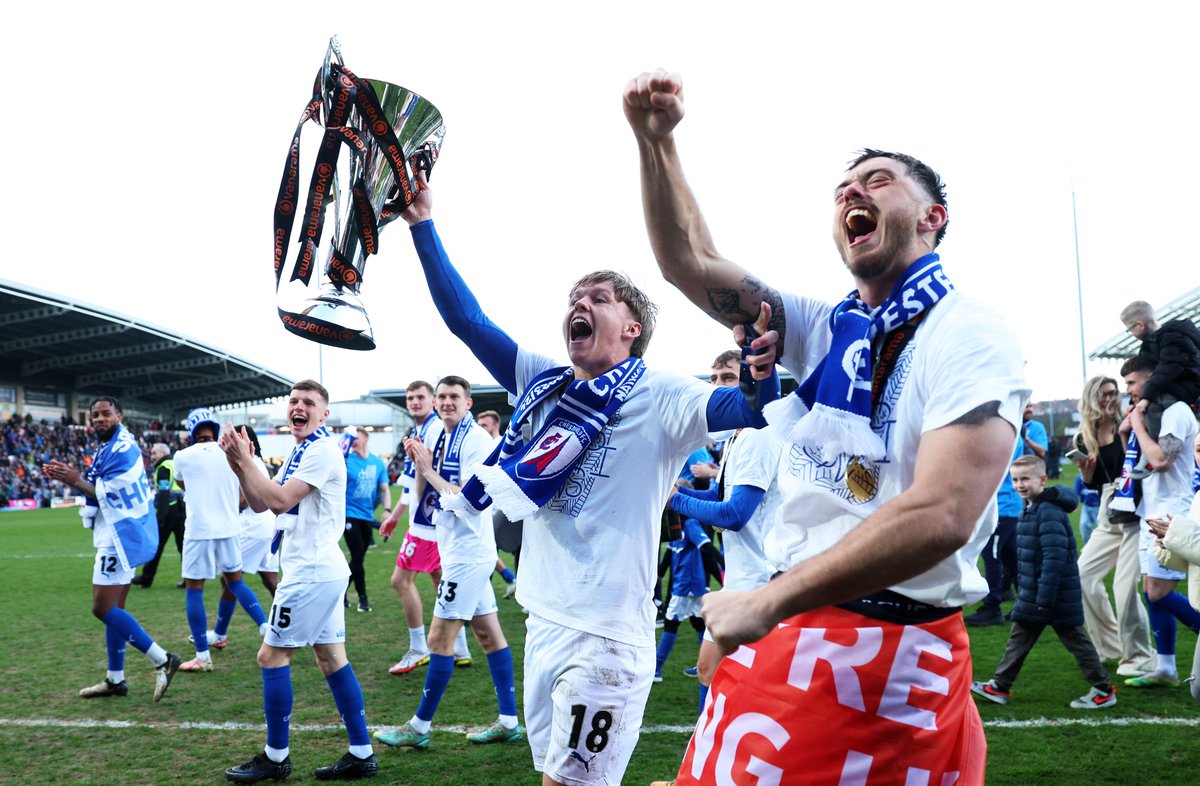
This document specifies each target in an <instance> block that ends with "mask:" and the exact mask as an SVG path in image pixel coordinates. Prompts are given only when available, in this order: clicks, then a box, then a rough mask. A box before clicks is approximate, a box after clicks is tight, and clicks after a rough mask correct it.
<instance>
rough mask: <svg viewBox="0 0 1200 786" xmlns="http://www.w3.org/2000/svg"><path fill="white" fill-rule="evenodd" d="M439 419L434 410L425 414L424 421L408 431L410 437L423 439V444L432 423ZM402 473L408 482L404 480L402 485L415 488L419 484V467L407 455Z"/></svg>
mask: <svg viewBox="0 0 1200 786" xmlns="http://www.w3.org/2000/svg"><path fill="white" fill-rule="evenodd" d="M437 420H438V417H437V415H436V414H434V413H433V412H430V413H429V414H428V415H426V416H425V422H424V423H422V424H421V425H419V426H418V425H415V424H414V425H413V427H412V429H410V430H409V432H408V436H409V438H413V437H416V438H417V439H419V440H421V443H422V444H424V442H425V436H426V435H427V434H428V433H429V426H430V424H432V423H434V422H436V421H437ZM401 475H402V476H403V477H404V480H405V481H407V482H402V483H401V484H400V485H402V486H404V487H405V488H409V489H411V488H414V487H415V486H416V485H417V484H416V480H417V468H416V467H414V466H413V462H412V459H410V458H408V457H407V456H406V457H405V458H404V472H402V473H401Z"/></svg>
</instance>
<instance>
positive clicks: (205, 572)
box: [180, 535, 242, 580]
mask: <svg viewBox="0 0 1200 786" xmlns="http://www.w3.org/2000/svg"><path fill="white" fill-rule="evenodd" d="M241 569H242V549H241V548H240V547H239V546H238V538H237V536H236V535H235V536H234V537H232V538H212V539H203V540H192V539H191V538H189V537H187V535H184V536H183V566H182V568H181V569H180V572H181V573H182V574H183V577H184V578H185V579H192V580H200V579H215V578H216V577H217V574H218V573H235V572H237V571H239V570H241Z"/></svg>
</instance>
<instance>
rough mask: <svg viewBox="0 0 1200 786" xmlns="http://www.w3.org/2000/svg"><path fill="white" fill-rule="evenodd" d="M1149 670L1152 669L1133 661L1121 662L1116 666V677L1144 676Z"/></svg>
mask: <svg viewBox="0 0 1200 786" xmlns="http://www.w3.org/2000/svg"><path fill="white" fill-rule="evenodd" d="M1151 671H1153V669H1148V668H1146V667H1144V666H1138V665H1136V664H1133V663H1122V664H1121V665H1120V666H1117V676H1118V677H1144V676H1146V675H1147V674H1149V673H1150V672H1151Z"/></svg>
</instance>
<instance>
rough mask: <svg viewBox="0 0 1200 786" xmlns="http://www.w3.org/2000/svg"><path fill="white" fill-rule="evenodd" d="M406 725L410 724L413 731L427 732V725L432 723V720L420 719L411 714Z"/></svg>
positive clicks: (418, 732)
mask: <svg viewBox="0 0 1200 786" xmlns="http://www.w3.org/2000/svg"><path fill="white" fill-rule="evenodd" d="M408 725H409V726H412V729H413V731H415V732H416V733H417V734H428V733H429V727H430V726H432V725H433V722H432V721H425V720H421V719H420V718H418V717H417V716H416V715H414V716H412V720H410V721H409V722H408Z"/></svg>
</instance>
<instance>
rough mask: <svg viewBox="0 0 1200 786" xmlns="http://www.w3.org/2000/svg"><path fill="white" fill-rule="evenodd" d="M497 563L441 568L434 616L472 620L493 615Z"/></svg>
mask: <svg viewBox="0 0 1200 786" xmlns="http://www.w3.org/2000/svg"><path fill="white" fill-rule="evenodd" d="M495 568H496V563H494V562H485V563H475V564H471V563H467V564H464V563H461V562H460V563H457V564H454V565H450V564H447V565H442V580H441V581H440V582H438V586H437V600H435V601H434V603H433V616H435V617H438V618H439V619H444V620H465V621H469V620H473V619H475V618H476V617H482V616H483V615H484V614H495V613H496V609H497V606H496V593H495V591H493V590H492V571H493V570H495Z"/></svg>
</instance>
